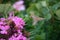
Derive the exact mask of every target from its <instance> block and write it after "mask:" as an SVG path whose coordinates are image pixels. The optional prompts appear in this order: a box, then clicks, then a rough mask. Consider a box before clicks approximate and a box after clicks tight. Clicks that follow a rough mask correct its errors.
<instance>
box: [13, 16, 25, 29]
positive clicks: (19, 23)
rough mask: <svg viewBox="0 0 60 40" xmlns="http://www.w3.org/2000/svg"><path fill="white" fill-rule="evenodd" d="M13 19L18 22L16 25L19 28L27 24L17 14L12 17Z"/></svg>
mask: <svg viewBox="0 0 60 40" xmlns="http://www.w3.org/2000/svg"><path fill="white" fill-rule="evenodd" d="M12 21H14V23H15V24H16V26H17V27H18V28H23V26H24V25H25V22H24V20H23V19H22V18H19V17H17V16H15V17H13V18H12Z"/></svg>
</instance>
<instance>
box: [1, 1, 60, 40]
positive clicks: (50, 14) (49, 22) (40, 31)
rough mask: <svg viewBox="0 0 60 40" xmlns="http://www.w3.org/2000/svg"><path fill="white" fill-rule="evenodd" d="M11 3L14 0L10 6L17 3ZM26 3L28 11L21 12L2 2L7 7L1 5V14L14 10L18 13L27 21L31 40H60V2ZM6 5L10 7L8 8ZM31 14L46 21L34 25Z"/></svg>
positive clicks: (26, 26) (26, 27)
mask: <svg viewBox="0 0 60 40" xmlns="http://www.w3.org/2000/svg"><path fill="white" fill-rule="evenodd" d="M11 1H13V0H9V2H10V3H9V4H11V5H12V4H13V2H15V1H13V2H11ZM24 1H25V3H24V5H25V6H26V10H25V11H20V12H18V11H15V10H14V9H13V8H12V7H11V6H10V5H9V4H7V3H8V2H7V0H6V1H2V3H5V4H4V5H5V6H4V5H3V4H0V14H1V13H2V11H3V10H4V11H5V12H4V11H3V15H5V14H8V12H9V11H12V10H14V11H15V13H16V14H15V15H17V16H19V17H22V18H23V19H24V20H25V22H26V25H25V29H26V30H27V31H29V32H30V40H60V37H59V35H60V0H24ZM6 4H7V5H8V6H6ZM2 6H3V7H2ZM4 8H6V9H4ZM30 12H34V15H36V16H38V17H42V18H45V19H44V20H41V21H38V22H37V23H36V25H33V18H31V15H30ZM3 15H2V16H3ZM2 16H1V17H2ZM3 17H5V16H3Z"/></svg>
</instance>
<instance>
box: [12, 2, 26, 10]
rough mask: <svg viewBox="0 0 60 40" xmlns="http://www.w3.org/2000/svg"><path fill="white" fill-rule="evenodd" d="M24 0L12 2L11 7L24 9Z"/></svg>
mask: <svg viewBox="0 0 60 40" xmlns="http://www.w3.org/2000/svg"><path fill="white" fill-rule="evenodd" d="M23 3H24V1H17V2H16V3H14V4H13V8H15V9H16V10H18V11H22V10H25V6H24V5H23Z"/></svg>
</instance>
